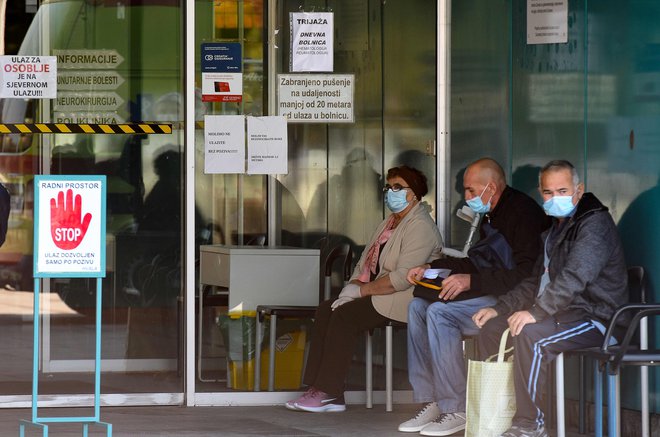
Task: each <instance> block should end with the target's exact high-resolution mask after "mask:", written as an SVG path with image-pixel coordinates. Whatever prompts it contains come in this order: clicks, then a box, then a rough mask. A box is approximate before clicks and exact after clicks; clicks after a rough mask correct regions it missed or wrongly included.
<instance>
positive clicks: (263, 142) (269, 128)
mask: <svg viewBox="0 0 660 437" xmlns="http://www.w3.org/2000/svg"><path fill="white" fill-rule="evenodd" d="M247 131H248V171H247V172H248V174H287V173H288V172H289V170H288V167H287V163H288V156H287V152H288V139H287V130H286V118H284V117H279V116H270V117H248V118H247Z"/></svg>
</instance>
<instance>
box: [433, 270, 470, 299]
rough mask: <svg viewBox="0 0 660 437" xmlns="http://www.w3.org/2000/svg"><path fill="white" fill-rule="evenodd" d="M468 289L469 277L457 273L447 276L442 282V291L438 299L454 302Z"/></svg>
mask: <svg viewBox="0 0 660 437" xmlns="http://www.w3.org/2000/svg"><path fill="white" fill-rule="evenodd" d="M469 289H470V275H466V274H464V273H459V274H456V275H449V276H448V277H447V278H446V279H445V280H444V281H442V290H441V291H440V294H439V295H438V297H439V298H440V299H444V300H454V299H456V296H458V295H459V294H461V293H462V292H464V291H466V290H469Z"/></svg>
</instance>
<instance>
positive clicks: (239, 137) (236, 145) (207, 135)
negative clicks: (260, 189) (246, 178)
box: [204, 115, 245, 174]
mask: <svg viewBox="0 0 660 437" xmlns="http://www.w3.org/2000/svg"><path fill="white" fill-rule="evenodd" d="M204 173H205V174H214V173H245V116H243V115H205V116H204Z"/></svg>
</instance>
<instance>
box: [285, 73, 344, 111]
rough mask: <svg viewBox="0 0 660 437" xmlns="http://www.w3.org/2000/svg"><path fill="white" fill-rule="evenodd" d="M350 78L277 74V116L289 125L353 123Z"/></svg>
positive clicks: (324, 75) (332, 75)
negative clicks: (284, 119) (285, 120)
mask: <svg viewBox="0 0 660 437" xmlns="http://www.w3.org/2000/svg"><path fill="white" fill-rule="evenodd" d="M354 83H355V77H354V76H353V75H352V74H280V75H278V76H277V96H278V98H279V101H278V105H277V113H278V114H279V115H281V116H283V117H286V118H287V120H288V121H289V123H353V120H354V116H353V94H354V92H353V90H354Z"/></svg>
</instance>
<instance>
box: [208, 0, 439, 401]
mask: <svg viewBox="0 0 660 437" xmlns="http://www.w3.org/2000/svg"><path fill="white" fill-rule="evenodd" d="M269 10H271V11H275V13H276V19H275V20H274V21H275V23H276V24H275V27H274V29H268V28H267V26H266V24H265V23H267V19H268V16H267V13H265V12H264V11H269ZM300 11H308V12H311V11H317V12H332V13H333V17H334V41H335V42H334V70H333V71H332V72H331V73H327V74H352V75H354V77H355V94H354V96H353V100H352V106H353V112H354V119H355V120H354V122H351V123H297V122H295V121H294V120H290V121H289V122H288V140H289V142H288V173H287V174H283V175H273V176H256V175H253V176H247V175H228V174H213V175H211V174H204V165H203V164H204V161H203V158H204V156H203V150H204V143H203V141H204V139H203V132H202V131H201V130H198V131H197V135H196V152H195V153H196V175H195V177H196V185H195V191H196V199H197V202H196V204H197V207H198V208H200V210H201V211H202V215H203V216H204V217H206V222H205V223H209V225H206V226H207V229H208V230H209V238H210V240H209V241H210V242H211V243H212V244H246V243H249V242H250V241H251V240H252V241H254V240H253V238H254V237H255V236H258V235H260V234H264V235H265V234H267V233H268V228H269V224H270V223H269V218H268V217H269V211H270V212H271V214H272V213H273V211H272V210H273V209H274V210H275V214H273V215H274V217H275V219H274V221H275V223H274V228H275V229H276V232H275V235H274V236H273V237H274V238H275V239H276V241H275V242H273V243H276V244H282V245H287V246H296V247H305V248H314V247H317V248H318V247H319V246H320V245H322V244H324V243H327V242H328V241H329V242H330V244H332V243H336V242H340V241H341V242H343V241H347V242H349V243H350V244H351V246H352V247H353V249H354V251H355V253H356V257H357V256H359V254H360V253H361V251H362V249H363V248H364V245H365V244H366V242H367V241H368V239H369V237H370V236H371V233H372V232H373V231H374V230H375V228H376V226H377V224H378V223H380V221H381V220H382V219H383V217H384V214H385V210H384V205H383V198H382V191H381V187H382V185H383V183H384V180H383V175H384V174H385V173H386V171H387V169H388V168H390V167H393V166H397V165H402V164H406V165H409V166H413V167H416V168H418V169H420V170H422V171H423V172H424V173H425V174H426V175H427V177H428V180H429V184H428V185H429V188H430V189H431V191H430V192H429V194H428V195H427V196H426V197H425V200H426V201H427V202H428V203H429V204H431V206H432V207H433V208H435V186H436V174H435V169H436V158H435V146H434V144H435V139H436V25H437V23H436V5H435V2H431V3H429V2H427V1H423V0H414V1H404V0H396V1H387V2H380V1H368V0H354V1H351V2H344V1H327V2H319V1H316V2H314V1H300V0H297V1H290V0H284V1H277V2H276V1H274V0H272V2H267V1H266V0H263V1H262V0H244V1H235V2H233V1H227V2H222V3H221V4H219V5H218V4H211V3H207V2H198V3H197V9H196V13H197V17H196V22H197V27H196V45H197V48H200V47H201V45H202V44H204V43H208V42H218V43H222V42H236V41H238V42H241V43H242V44H243V60H244V65H243V68H244V88H246V91H245V93H244V95H243V102H242V103H240V104H239V103H211V104H210V106H209V107H208V108H209V111H208V112H207V114H214V115H234V114H239V115H253V116H259V115H277V114H268V113H267V109H266V108H267V107H268V105H267V104H266V102H268V99H269V97H270V98H273V97H274V96H269V95H268V89H269V88H268V84H269V83H270V82H271V81H276V80H277V75H278V74H288V73H290V71H289V67H288V66H289V48H290V45H291V41H290V39H289V13H291V12H300ZM253 14H254V15H253ZM262 14H265V15H262ZM228 17H231V18H228ZM235 17H238V19H235ZM241 17H242V18H241ZM252 17H254V19H251V18H252ZM241 26H242V27H241ZM261 26H266V27H261ZM273 34H274V35H276V36H275V37H274V38H275V40H274V41H275V45H276V46H277V48H276V49H275V53H276V56H275V58H274V59H268V57H267V56H266V55H264V53H263V47H265V46H267V43H268V35H273ZM262 61H263V63H262ZM199 62H200V60H199V55H198V54H197V55H196V78H195V81H196V86H197V87H199V86H200V81H201V80H202V78H201V71H200V64H199ZM269 63H275V65H276V68H275V69H274V70H275V75H274V76H272V77H269V75H268V71H269V69H268V66H269ZM324 74H326V73H324ZM253 80H254V82H253ZM271 89H277V86H275V87H274V88H271ZM275 98H276V96H275ZM269 192H272V193H274V196H273V197H269ZM434 213H435V212H434ZM268 237H269V238H270V237H271V235H268ZM269 243H271V242H268V241H266V242H265V244H269ZM333 280H334V281H335V282H334V283H333V292H334V293H337V292H338V290H339V287H340V283H341V279H340V278H339V277H336V278H333ZM219 291H220V292H222V290H213V289H210V288H209V287H200V289H199V290H198V293H197V294H198V297H199V299H201V300H202V301H204V302H207V303H208V304H209V305H207V304H206V303H204V306H203V311H202V312H201V320H200V319H198V320H197V322H198V323H199V327H200V329H201V330H200V332H201V333H202V337H201V338H202V341H201V342H200V337H199V332H198V334H197V335H198V336H197V338H196V340H197V341H198V342H199V346H198V348H197V354H196V371H197V372H196V375H195V379H196V383H195V387H196V392H197V393H196V395H195V398H196V399H197V400H198V401H199V403H203V404H223V403H229V402H236V399H238V398H237V397H235V396H233V394H234V393H236V392H241V391H243V392H245V391H251V390H252V389H253V387H252V384H251V380H252V378H253V376H254V372H255V370H254V369H253V368H251V364H250V363H251V362H252V357H253V355H252V354H253V351H254V348H255V347H261V346H260V345H256V346H255V345H254V343H253V337H254V334H253V325H252V323H253V321H252V320H250V315H249V314H244V315H243V316H244V317H242V318H238V317H234V318H232V317H231V316H230V315H229V312H230V310H232V309H231V308H228V307H227V305H226V303H224V304H223V302H222V301H221V300H215V301H213V300H212V299H211V298H210V297H209V296H212V294H213V293H216V294H218V292H219ZM230 292H231V291H230ZM317 292H318V290H310V293H317ZM219 294H220V295H221V293H219ZM207 299H208V300H207ZM214 304H215V305H214ZM292 304H293V302H292ZM292 323H293V324H294V325H295V326H292V327H290V328H288V332H285V331H287V329H284V328H282V332H280V330H279V329H278V333H277V335H278V338H280V337H279V336H280V335H281V336H282V338H285V337H284V336H285V335H286V334H289V335H291V334H292V333H294V334H295V333H297V332H301V331H304V329H305V328H304V327H300V324H296V323H294V322H292ZM307 323H309V322H307ZM397 335H398V337H397V338H396V339H395V351H396V352H395V354H396V356H395V368H396V372H395V375H396V376H395V380H396V382H395V388H397V389H408V388H409V387H408V385H407V370H406V352H405V332H404V331H402V332H401V333H398V334H397ZM290 338H291V336H290ZM293 338H299V337H295V336H293ZM266 343H267V341H266ZM375 344H376V345H381V344H382V345H384V339H383V340H382V341H381V340H379V339H377V340H376V341H375ZM236 345H238V346H236ZM236 347H238V349H236ZM265 347H267V345H263V348H265ZM375 353H376V354H377V355H382V354H383V353H384V349H383V348H378V347H377V348H376V351H375ZM375 362H376V363H379V362H382V361H381V360H380V359H379V358H378V357H377V358H376V359H375ZM354 364H355V365H354V368H353V369H352V370H351V374H350V376H349V381H348V386H347V389H348V390H349V391H361V390H364V352H363V351H356V355H355V361H354ZM285 365H286V364H285ZM376 367H377V369H376V378H375V386H376V388H377V389H378V388H382V386H383V385H384V376H383V377H382V378H381V377H379V376H378V375H384V372H383V373H379V371H380V367H379V366H378V365H377V366H376ZM200 369H201V370H200ZM236 369H242V370H241V373H240V374H239V375H238V377H240V378H238V379H237V373H236V372H237V370H236ZM278 369H281V367H278ZM291 369H292V370H291V372H294V373H295V372H297V379H296V377H293V380H294V382H293V383H292V384H290V385H289V386H287V388H282V389H280V391H278V392H275V393H264V392H261V393H259V395H255V396H254V397H245V396H241V397H240V402H244V403H252V402H254V403H258V402H262V403H263V402H269V400H270V401H272V402H279V401H280V400H283V399H285V398H286V397H287V396H288V395H287V394H286V393H281V391H282V390H284V391H285V390H298V389H299V388H300V372H301V366H294V365H292V366H291ZM257 371H259V370H257ZM282 371H283V372H286V370H282ZM278 372H279V370H278ZM277 378H278V376H277V375H276V387H277V385H278V384H277ZM261 380H262V381H264V380H265V378H263V377H262V378H261ZM257 396H258V397H257Z"/></svg>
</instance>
